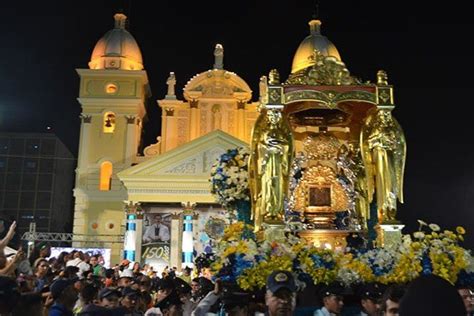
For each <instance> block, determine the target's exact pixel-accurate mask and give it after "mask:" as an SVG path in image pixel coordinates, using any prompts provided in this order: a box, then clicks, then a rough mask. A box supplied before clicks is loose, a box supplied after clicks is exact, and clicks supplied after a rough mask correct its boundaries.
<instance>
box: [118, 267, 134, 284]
mask: <svg viewBox="0 0 474 316" xmlns="http://www.w3.org/2000/svg"><path fill="white" fill-rule="evenodd" d="M133 279H134V275H133V272H132V270H130V269H125V270H123V271H121V272H120V276H119V278H118V281H117V286H118V287H119V288H126V287H130V286H131V285H132V283H133Z"/></svg>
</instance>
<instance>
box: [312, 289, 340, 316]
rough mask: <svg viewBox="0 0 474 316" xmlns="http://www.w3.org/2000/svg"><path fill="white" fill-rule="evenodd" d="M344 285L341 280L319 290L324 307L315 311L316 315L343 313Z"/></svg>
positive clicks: (328, 315)
mask: <svg viewBox="0 0 474 316" xmlns="http://www.w3.org/2000/svg"><path fill="white" fill-rule="evenodd" d="M343 293H344V286H343V285H342V284H341V283H339V282H333V283H331V284H329V285H325V286H323V287H322V288H321V290H320V291H319V296H320V298H321V299H322V303H323V307H321V308H320V309H317V310H316V311H315V312H314V316H330V315H341V312H342V308H343V307H344V297H343V296H342V295H343Z"/></svg>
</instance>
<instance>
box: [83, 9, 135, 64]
mask: <svg viewBox="0 0 474 316" xmlns="http://www.w3.org/2000/svg"><path fill="white" fill-rule="evenodd" d="M114 19H115V27H114V28H113V29H112V30H110V31H108V32H107V33H105V35H104V36H103V37H102V38H101V39H100V40H99V41H98V42H97V44H96V45H95V47H94V50H93V51H92V56H91V60H90V62H89V68H90V69H122V70H142V69H143V60H142V53H141V52H140V48H139V47H138V44H137V41H135V39H134V38H133V36H132V35H131V34H130V33H129V32H128V31H127V30H126V29H125V21H126V20H127V17H126V16H125V15H124V14H122V13H117V14H115V15H114Z"/></svg>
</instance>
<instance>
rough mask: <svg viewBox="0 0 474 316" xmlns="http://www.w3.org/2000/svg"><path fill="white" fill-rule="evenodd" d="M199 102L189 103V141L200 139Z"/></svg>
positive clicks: (192, 101)
mask: <svg viewBox="0 0 474 316" xmlns="http://www.w3.org/2000/svg"><path fill="white" fill-rule="evenodd" d="M198 102H199V101H198V100H195V99H193V100H191V101H190V102H189V107H190V111H191V115H190V120H189V131H190V132H189V140H190V141H191V140H193V139H196V138H198V137H199V136H200V135H199V129H200V127H199V109H198Z"/></svg>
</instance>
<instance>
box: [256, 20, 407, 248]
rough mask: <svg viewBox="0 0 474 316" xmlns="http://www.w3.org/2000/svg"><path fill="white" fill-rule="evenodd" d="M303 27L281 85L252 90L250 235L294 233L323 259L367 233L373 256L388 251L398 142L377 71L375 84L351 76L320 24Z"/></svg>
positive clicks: (393, 228) (398, 193)
mask: <svg viewBox="0 0 474 316" xmlns="http://www.w3.org/2000/svg"><path fill="white" fill-rule="evenodd" d="M309 25H310V30H311V34H310V35H309V36H308V37H307V38H306V39H305V40H304V41H303V42H302V43H301V44H300V46H299V48H298V50H297V52H296V54H295V56H294V59H293V65H292V71H291V74H290V75H289V78H288V79H287V80H286V81H285V82H284V83H281V82H280V79H279V75H278V72H277V71H276V70H272V71H271V72H270V74H269V76H268V80H267V78H266V77H262V78H261V81H260V108H259V116H258V118H257V120H256V123H255V127H254V130H253V132H252V140H251V156H250V162H249V186H250V191H251V200H252V219H253V221H254V224H255V230H256V231H257V232H260V233H261V234H264V231H265V234H267V233H268V231H269V230H272V229H274V228H276V229H278V228H282V227H285V226H286V227H297V226H292V224H295V223H299V226H298V227H299V229H298V230H299V232H298V234H299V235H300V236H301V237H303V238H304V239H306V240H307V241H308V242H309V243H313V244H315V245H316V246H321V247H326V248H332V249H337V248H342V247H345V246H346V237H347V236H348V235H349V234H352V233H360V234H362V235H365V236H367V234H368V233H370V230H372V231H373V232H374V234H375V232H376V234H377V242H378V243H379V244H380V245H382V246H385V245H388V244H390V243H393V242H396V240H398V239H399V238H400V236H401V229H402V228H403V225H401V223H400V222H399V221H398V220H397V218H396V214H397V199H398V200H399V201H400V202H402V203H403V172H404V165H405V157H406V142H405V137H404V134H403V130H402V128H401V127H400V125H399V124H398V122H397V121H396V119H395V118H394V117H393V115H392V110H393V109H394V108H395V103H394V98H393V86H392V85H389V84H388V77H387V74H386V73H385V72H384V71H383V70H380V71H378V72H377V79H376V80H377V81H376V83H371V82H369V81H368V82H362V81H361V80H359V79H357V78H355V77H353V76H351V75H350V72H349V70H348V69H347V68H346V65H345V64H344V63H343V62H342V60H341V58H340V56H339V53H338V51H337V49H336V47H335V46H334V45H333V44H332V43H331V42H330V41H329V40H328V39H327V38H326V37H324V36H322V35H321V33H320V25H321V22H320V21H318V20H312V21H310V22H309ZM374 239H375V238H374Z"/></svg>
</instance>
